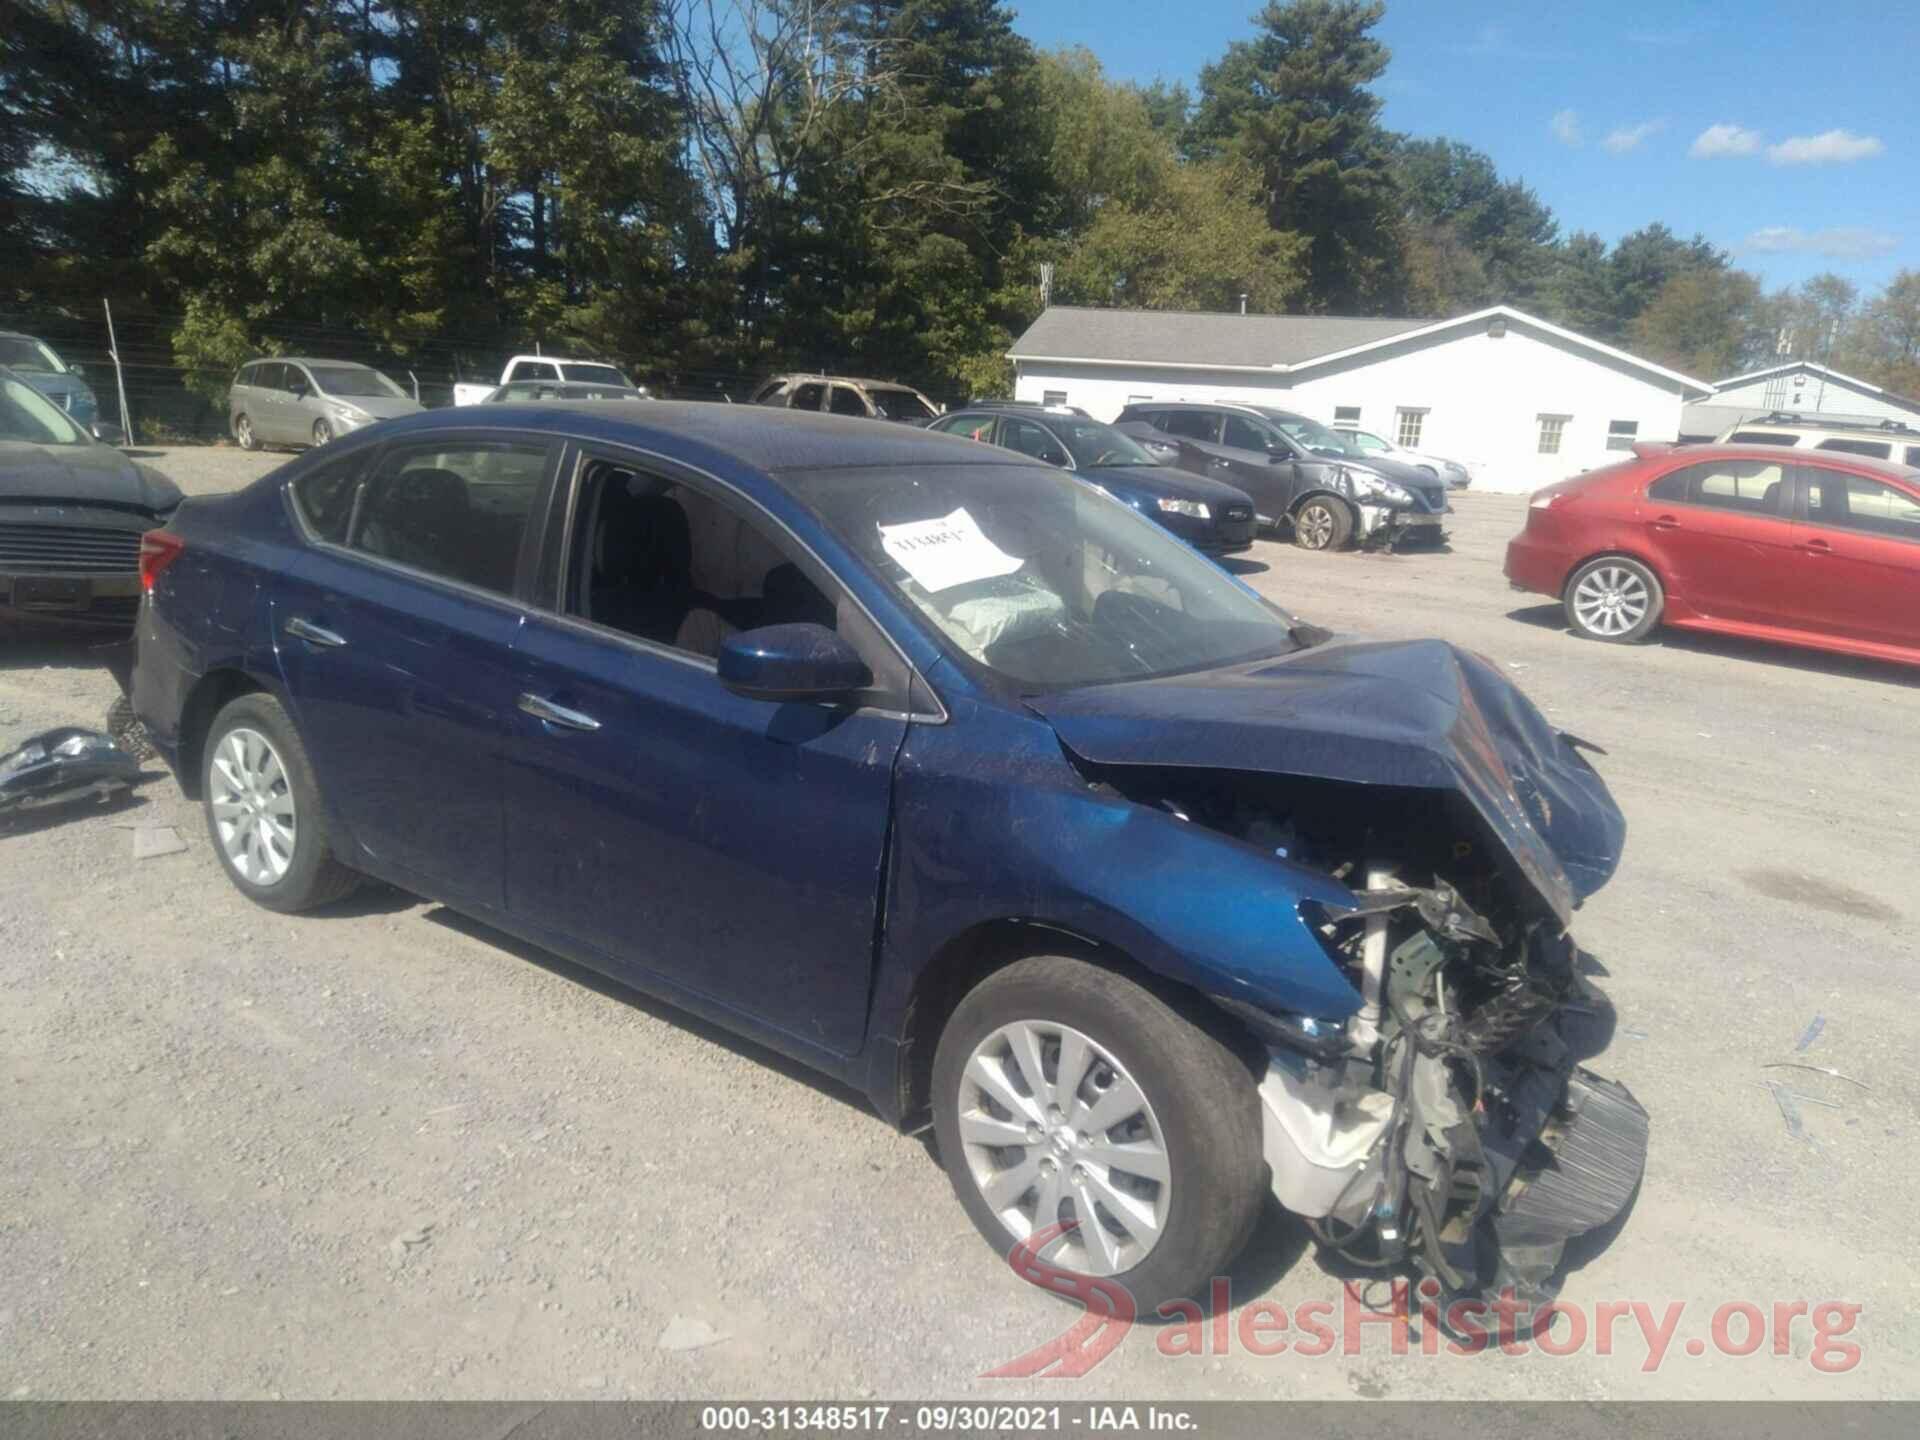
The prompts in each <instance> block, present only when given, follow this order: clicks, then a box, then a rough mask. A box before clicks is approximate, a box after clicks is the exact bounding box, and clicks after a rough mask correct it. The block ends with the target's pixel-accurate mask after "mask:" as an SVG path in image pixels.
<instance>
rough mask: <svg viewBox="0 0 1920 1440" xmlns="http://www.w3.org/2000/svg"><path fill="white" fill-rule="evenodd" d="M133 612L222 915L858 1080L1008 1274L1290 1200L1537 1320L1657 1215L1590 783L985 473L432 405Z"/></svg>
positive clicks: (1179, 1274) (1439, 684)
mask: <svg viewBox="0 0 1920 1440" xmlns="http://www.w3.org/2000/svg"><path fill="white" fill-rule="evenodd" d="M142 581H143V585H144V589H145V599H144V602H143V604H142V608H141V611H140V615H139V624H138V629H137V642H138V653H139V658H138V664H137V666H136V669H135V672H134V693H133V698H134V705H135V709H136V711H137V713H138V715H139V717H140V719H141V720H143V721H144V722H145V723H146V725H147V727H148V728H149V730H150V731H151V733H152V737H153V739H154V741H155V743H156V744H157V745H158V746H159V747H160V749H161V750H162V751H163V752H164V753H165V754H166V756H167V757H168V759H169V760H170V761H171V763H172V765H173V767H174V770H175V772H176V773H177V775H178V776H179V778H180V781H181V783H182V785H183V786H184V787H185V788H186V789H187V790H188V792H189V793H190V794H193V795H196V796H198V797H200V798H201V799H202V800H203V801H204V805H205V810H206V818H207V825H208V830H209V833H210V835H211V838H212V841H213V848H214V850H215V853H216V854H218V855H219V857H220V860H221V863H222V864H223V865H224V866H225V868H226V870H227V873H228V875H229V876H230V877H231V879H232V881H233V883H234V884H235V885H237V886H238V887H239V889H240V890H241V891H242V892H243V893H244V894H245V895H247V896H248V897H249V898H251V899H253V900H255V901H257V902H258V903H260V904H262V905H265V906H267V907H269V908H271V909H274V910H280V911H287V912H292V911H302V910H308V909H313V908H315V907H318V906H322V905H324V904H326V903H327V902H329V901H333V900H337V899H339V898H340V897H341V896H343V895H345V894H346V893H347V892H348V890H350V889H351V888H352V887H353V886H354V885H355V884H356V883H357V882H358V880H359V879H360V878H361V877H363V876H375V877H378V878H379V879H381V880H384V881H387V882H390V883H392V884H394V885H396V886H399V887H401V888H402V889H404V890H407V891H411V892H414V893H417V894H419V895H422V896H427V897H430V898H432V899H435V900H438V901H440V902H442V903H444V904H446V905H448V906H451V907H453V908H455V909H457V910H461V911H464V912H467V913H470V914H472V915H474V916H476V917H478V918H480V919H482V920H484V921H486V922H487V923H489V924H491V925H493V926H496V927H498V928H499V929H501V930H503V931H507V932H511V933H512V934H514V935H517V936H520V937H522V938H523V939H525V940H527V941H530V942H532V943H534V944H536V945H539V946H542V947H545V948H548V949H551V950H554V951H557V952H560V953H561V954H564V955H567V956H570V957H572V958H573V959H575V960H577V961H579V962H581V963H583V964H585V965H588V966H591V967H593V968H594V969H597V970H600V971H603V972H605V973H606V974H608V975H610V976H612V977H614V978H615V979H617V980H620V981H623V982H625V983H627V984H630V985H632V986H635V987H637V988H639V989H642V990H645V991H649V992H652V993H654V994H656V995H659V996H663V997H665V998H666V999H668V1000H670V1001H672V1002H674V1003H676V1004H678V1005H681V1006H683V1007H685V1008H686V1009H688V1010H690V1011H694V1012H697V1013H698V1014H700V1015H703V1016H706V1017H707V1018H709V1019H711V1020H714V1021H716V1022H718V1023H720V1024H722V1025H725V1026H728V1027H730V1028H732V1029H734V1030H737V1031H739V1032H741V1033H743V1034H745V1035H748V1036H751V1037H753V1038H754V1039H756V1040H759V1041H762V1042H764V1043H766V1044H768V1045H770V1046H772V1047H774V1048H775V1049H777V1050H780V1051H783V1052H785V1053H786V1054H788V1055H790V1056H793V1057H795V1058H797V1059H799V1060H801V1061H803V1062H805V1063H807V1064H809V1065H811V1066H815V1067H817V1068H818V1069H820V1070H822V1071H825V1072H827V1073H828V1074H831V1075H833V1076H836V1077H838V1078H840V1079H841V1080H844V1081H847V1082H850V1083H852V1084H854V1085H856V1086H858V1087H860V1088H861V1089H863V1090H864V1091H865V1092H866V1093H867V1094H868V1095H869V1096H870V1097H871V1098H872V1101H873V1104H874V1105H875V1107H876V1108H877V1109H878V1110H879V1111H880V1113H881V1114H882V1115H883V1116H885V1117H886V1118H887V1119H888V1120H890V1121H893V1122H895V1123H899V1124H902V1125H908V1126H919V1125H923V1124H926V1123H928V1122H929V1121H930V1123H931V1124H932V1127H933V1129H934V1131H935V1134H936V1136H937V1139H938V1148H939V1153H940V1156H941V1159H942V1161H943V1162H944V1164H945V1166H946V1168H947V1170H948V1172H949V1174H950V1176H951V1179H952V1181H953V1186H954V1189H955V1191H956V1192H957V1194H958V1196H959V1198H960V1202H961V1204H962V1205H963V1206H964V1207H965V1208H966V1210H967V1213H968V1214H969V1215H970V1216H971V1217H972V1219H973V1221H974V1223H975V1224H976V1225H977V1226H978V1227H979V1229H980V1231H981V1232H982V1233H983V1234H984V1235H985V1236H986V1237H987V1239H988V1240H989V1241H990V1242H991V1243H992V1244H993V1246H994V1247H995V1248H996V1249H997V1250H999V1251H1000V1252H1001V1253H1003V1254H1005V1253H1008V1252H1009V1251H1010V1250H1011V1249H1013V1248H1014V1247H1017V1246H1019V1245H1021V1244H1022V1242H1025V1243H1026V1244H1027V1245H1028V1246H1029V1248H1030V1250H1039V1249H1041V1248H1043V1247H1044V1254H1045V1259H1046V1261H1047V1262H1048V1263H1049V1264H1051V1265H1054V1266H1057V1267H1059V1268H1060V1269H1063V1270H1067V1271H1072V1272H1076V1273H1081V1274H1085V1275H1090V1276H1097V1277H1111V1278H1112V1279H1114V1280H1116V1281H1117V1282H1119V1283H1121V1284H1123V1285H1125V1286H1126V1287H1128V1289H1129V1290H1130V1291H1131V1292H1132V1294H1133V1296H1134V1298H1135V1300H1136V1302H1137V1303H1138V1304H1140V1305H1142V1306H1147V1307H1150V1306H1154V1305H1157V1304H1159V1303H1160V1302H1162V1301H1163V1300H1166V1299H1168V1298H1171V1297H1175V1296H1186V1295H1195V1294H1199V1293H1204V1287H1205V1286H1206V1284H1207V1281H1208V1279H1209V1278H1210V1277H1212V1276H1214V1275H1218V1274H1221V1273H1224V1271H1225V1268H1226V1267H1227V1265H1228V1264H1229V1262H1230V1261H1232V1260H1233V1258H1234V1256H1235V1254H1236V1253H1237V1252H1238V1251H1239V1249H1240V1248H1241V1247H1242V1246H1243V1245H1244V1244H1245V1242H1246V1240H1247V1237H1248V1235H1249V1233H1250V1232H1251V1231H1252V1229H1253V1226H1254V1223H1255V1220H1256V1218H1257V1216H1258V1215H1259V1213H1260V1210H1261V1206H1262V1204H1263V1200H1264V1197H1265V1196H1266V1195H1267V1194H1268V1193H1272V1194H1273V1195H1275V1196H1276V1197H1277V1198H1278V1200H1279V1202H1280V1203H1281V1204H1282V1205H1284V1206H1285V1207H1286V1208H1288V1209H1289V1210H1292V1211H1293V1212H1295V1213H1296V1214H1298V1215H1300V1216H1302V1217H1304V1218H1305V1219H1306V1221H1307V1222H1308V1223H1309V1224H1310V1225H1311V1226H1312V1228H1313V1232H1314V1234H1315V1235H1316V1236H1317V1237H1318V1238H1319V1240H1320V1241H1321V1243H1323V1244H1324V1245H1326V1246H1328V1247H1331V1248H1334V1249H1337V1250H1339V1251H1340V1252H1342V1253H1343V1254H1345V1255H1347V1256H1349V1257H1352V1258H1356V1259H1362V1260H1366V1261H1368V1262H1374V1263H1380V1264H1385V1265H1387V1266H1391V1267H1415V1268H1418V1269H1420V1270H1421V1271H1424V1272H1425V1273H1427V1274H1431V1275H1433V1276H1434V1277H1436V1278H1437V1279H1438V1281H1439V1282H1440V1284H1441V1286H1442V1287H1443V1289H1444V1291H1445V1293H1447V1294H1448V1295H1452V1296H1458V1297H1462V1298H1472V1297H1484V1296H1487V1295H1490V1294H1497V1293H1499V1292H1502V1291H1504V1290H1506V1289H1508V1288H1512V1289H1513V1290H1515V1291H1516V1292H1518V1293H1519V1294H1520V1295H1522V1296H1524V1297H1528V1298H1531V1299H1533V1300H1535V1301H1538V1300H1539V1299H1541V1298H1542V1297H1545V1296H1547V1295H1550V1294H1552V1293H1553V1292H1554V1290H1555V1288H1556V1286H1557V1284H1558V1281H1559V1278H1560V1277H1559V1272H1560V1271H1561V1269H1562V1266H1563V1249H1564V1246H1565V1244H1566V1242H1567V1241H1568V1240H1569V1239H1570V1238H1571V1237H1573V1236H1575V1235H1579V1234H1581V1233H1583V1232H1587V1231H1590V1230H1593V1229H1595V1228H1597V1227H1600V1226H1603V1225H1606V1224H1607V1222H1609V1221H1611V1220H1613V1219H1614V1218H1615V1217H1616V1216H1617V1215H1619V1214H1620V1213H1621V1212H1622V1210H1623V1209H1624V1208H1625V1207H1626V1206H1627V1204H1628V1203H1629V1201H1630V1200H1631V1198H1632V1196H1633V1193H1634V1191H1635V1190H1636V1188H1637V1186H1638V1184H1639V1179H1640V1173H1641V1168H1642V1164H1643V1161H1644V1157H1645V1151H1646V1131H1647V1119H1646V1114H1645V1112H1644V1111H1643V1110H1642V1109H1641V1108H1640V1107H1639V1106H1638V1105H1637V1104H1636V1103H1635V1102H1634V1100H1633V1097H1632V1096H1631V1095H1629V1094H1628V1093H1627V1091H1626V1090H1625V1089H1624V1088H1623V1087H1621V1086H1620V1085H1618V1084H1615V1083H1612V1082H1610V1081H1607V1080H1604V1079H1602V1078H1600V1077H1599V1076H1597V1075H1594V1074H1592V1073H1591V1072H1589V1071H1588V1070H1586V1069H1585V1068H1583V1066H1582V1064H1581V1062H1582V1061H1583V1060H1586V1059H1589V1058H1591V1057H1592V1056H1593V1055H1595V1054H1596V1053H1598V1051H1599V1050H1600V1049H1602V1048H1603V1047H1604V1046H1605V1044H1606V1042H1607V1039H1608V1037H1609V1034H1610V1019H1609V1017H1610V1015H1611V1011H1610V1009H1609V1008H1608V1007H1607V1005H1606V1003H1605V1001H1604V1000H1603V999H1602V998H1601V997H1600V995H1599V994H1598V992H1597V991H1596V990H1595V989H1594V988H1593V987H1592V985H1591V983H1590V982H1589V980H1588V979H1587V974H1586V971H1587V970H1588V969H1589V968H1590V965H1589V964H1587V963H1586V962H1583V957H1582V955H1581V953H1580V952H1579V950H1578V949H1577V948H1576V947H1575V945H1574V943H1573V941H1572V939H1571V938H1570V936H1569V934H1568V930H1567V925H1568V921H1569V917H1570V915H1571V913H1572V911H1573V909H1574V907H1575V906H1576V905H1578V904H1579V903H1580V901H1581V900H1582V899H1584V898H1585V897H1586V896H1587V895H1589V894H1591V893H1592V892H1593V891H1595V890H1596V889H1598V888H1599V887H1600V886H1601V885H1602V884H1604V883H1605V882H1606V880H1607V879H1608V877H1609V876H1610V875H1611V874H1612V872H1613V869H1614V867H1615V864H1616V863H1617V860H1618V857H1619V853H1620V847H1621V842H1622V839H1623V837H1624V831H1625V826H1624V823H1623V821H1622V819H1621V816H1620V812H1619V810H1618V809H1617V808H1616V807H1615V805H1614V803H1613V800H1612V799H1611V797H1610V796H1609V795H1608V793H1607V790H1606V787H1605V785H1604V784H1603V783H1602V782H1601V780H1600V777H1599V776H1598V775H1597V774H1596V773H1595V772H1594V770H1593V769H1592V767H1591V766H1590V765H1589V763H1588V762H1587V760H1586V758H1585V756H1584V755H1583V754H1582V753H1581V744H1580V742H1578V741H1576V740H1574V739H1573V738H1572V737H1570V736H1568V735H1566V734H1563V733H1561V732H1560V731H1558V730H1556V729H1555V728H1554V727H1553V726H1552V725H1551V724H1550V723H1548V721H1547V720H1546V719H1545V718H1544V717H1543V716H1542V715H1541V713H1540V712H1539V711H1538V710H1537V709H1535V707H1534V706H1533V705H1532V704H1530V703H1529V702H1528V701H1527V700H1526V699H1525V698H1524V697H1523V696H1522V695H1521V694H1520V693H1519V692H1518V691H1517V690H1516V689H1515V688H1514V687H1513V686H1512V685H1510V684H1509V683H1508V682H1507V681H1506V680H1505V679H1504V678H1503V677H1502V676H1501V675H1500V674H1499V673H1498V672H1497V671H1496V670H1495V669H1494V668H1493V666H1491V665H1490V664H1489V663H1488V662H1487V661H1485V660H1483V659H1480V658H1478V657H1477V656H1474V655H1470V654H1466V653H1463V652H1461V651H1459V650H1456V649H1454V648H1453V647H1451V646H1448V645H1446V644H1443V643H1440V642H1438V641H1418V642H1411V643H1361V642H1355V641H1345V640H1339V639H1336V638H1334V637H1332V636H1330V635H1328V634H1327V633H1326V632H1325V631H1323V630H1319V629H1316V628H1315V627H1313V626H1310V625H1307V624H1304V623H1302V622H1301V621H1300V620H1298V619H1296V618H1294V617H1293V616H1291V615H1289V614H1287V613H1285V612H1283V611H1281V610H1280V609H1278V608H1276V607H1275V606H1273V605H1271V604H1269V603H1268V602H1266V601H1265V600H1263V599H1261V598H1260V597H1259V596H1257V595H1255V594H1254V593H1253V592H1252V591H1251V590H1250V589H1248V588H1247V587H1245V586H1244V585H1242V584H1241V583H1240V582H1238V581H1237V580H1235V579H1234V578H1232V577H1231V576H1229V575H1227V574H1225V573H1224V572H1223V571H1222V570H1220V569H1219V568H1218V567H1217V566H1215V565H1214V564H1213V563H1211V562H1210V561H1208V560H1207V559H1205V558H1204V557H1203V556H1201V555H1200V554H1198V553H1197V552H1195V551H1193V550H1191V549H1189V548H1187V547H1186V546H1185V545H1183V544H1182V543H1181V542H1180V541H1179V540H1177V539H1175V538H1174V537H1172V536H1170V535H1169V534H1167V533H1166V532H1165V531H1163V530H1161V529H1160V528H1159V527H1157V526H1155V525H1153V524H1152V523H1150V522H1149V521H1147V520H1145V519H1143V518H1141V517H1140V516H1139V515H1137V514H1135V513H1134V512H1133V511H1131V510H1129V509H1128V508H1127V507H1126V506H1125V505H1122V504H1119V503H1117V502H1115V501H1114V500H1112V499H1111V498H1109V497H1107V496H1105V495H1103V494H1101V493H1100V492H1099V491H1098V490H1097V489H1095V488H1094V487H1092V486H1088V485H1084V484H1082V483H1080V482H1079V481H1077V480H1075V479H1073V478H1072V477H1071V476H1068V475H1063V474H1061V473H1060V472H1059V471H1057V470H1054V469H1052V468H1050V467H1048V466H1044V465H1039V464H1036V463H1035V462H1033V461H1031V460H1030V459H1027V458H1026V457H1024V456H1022V455H1020V454H1018V453H1016V452H1013V451H1008V450H999V449H994V448H990V447H987V446H983V445H975V444H971V443H969V442H967V441H965V440H959V439H954V438H951V437H948V436H942V435H937V434H929V433H927V432H925V431H920V430H912V429H905V428H895V427H889V426H880V427H875V426H873V425H870V424H867V423H863V422H861V421H857V420H846V419H842V418H839V417H835V416H830V415H807V414H800V413H795V412H791V411H769V410H765V409H752V408H746V407H725V406H711V405H709V406H701V405H675V404H658V405H651V406H647V407H644V408H643V409H642V408H636V409H635V410H634V411H633V412H632V413H625V412H623V413H621V414H619V415H613V414H611V413H609V408H608V407H606V406H592V405H588V406H579V407H575V406H567V405H546V406H538V407H524V406H514V405H501V406H486V407H482V408H481V409H480V410H461V411H439V412H433V413H429V414H425V415H419V416H414V417H409V418H407V419H403V420H397V421H393V422H390V423H384V424H381V425H376V426H373V427H370V428H369V429H368V430H366V431H365V432H362V433H358V434H355V435H354V436H352V437H349V438H347V439H344V440H342V441H340V442H338V443H336V444H333V445H329V446H326V447H325V448H324V449H321V450H317V451H315V452H313V453H311V454H309V455H307V456H306V457H304V458H302V459H300V460H297V461H295V462H293V463H291V464H289V465H287V466H285V467H284V468H282V469H280V470H277V471H275V472H274V473H273V474H271V475H269V476H267V477H265V478H264V479H262V480H260V481H259V482H258V483H256V484H254V485H253V486H251V487H250V488H248V489H246V490H243V491H241V492H239V493H237V494H233V495H228V496H221V497H217V498H204V499H202V498H196V499H191V500H188V501H187V502H186V503H184V504H183V505H181V506H180V508H179V510H178V511H177V512H176V513H175V515H174V516H173V518H172V520H171V522H170V523H169V524H168V525H167V526H166V528H164V529H161V530H157V531H153V532H151V533H149V534H148V535H147V536H146V537H145V541H144V545H143V552H142ZM457 1000H458V997H457V996H456V997H449V1003H457Z"/></svg>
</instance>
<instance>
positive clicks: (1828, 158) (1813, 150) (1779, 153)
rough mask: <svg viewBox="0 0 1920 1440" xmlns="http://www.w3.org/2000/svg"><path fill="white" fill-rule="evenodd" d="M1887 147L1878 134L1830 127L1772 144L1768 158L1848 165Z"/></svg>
mask: <svg viewBox="0 0 1920 1440" xmlns="http://www.w3.org/2000/svg"><path fill="white" fill-rule="evenodd" d="M1886 148H1887V147H1886V146H1885V145H1882V144H1881V143H1880V139H1879V137H1878V136H1875V135H1856V134H1854V133H1853V132H1852V131H1851V130H1828V131H1825V132H1823V133H1822V134H1819V135H1795V136H1793V137H1792V138H1791V139H1787V140H1782V141H1781V142H1780V143H1779V144H1778V145H1769V146H1768V147H1767V159H1768V161H1770V162H1771V163H1772V164H1775V165H1848V164H1851V163H1852V162H1853V161H1855V160H1865V159H1866V158H1867V157H1868V156H1870V155H1878V154H1880V153H1881V152H1882V151H1883V150H1885V149H1886Z"/></svg>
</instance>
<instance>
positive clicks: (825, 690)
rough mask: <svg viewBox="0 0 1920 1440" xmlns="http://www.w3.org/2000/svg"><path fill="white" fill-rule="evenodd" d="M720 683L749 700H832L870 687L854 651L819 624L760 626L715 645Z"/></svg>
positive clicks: (869, 674) (870, 674) (863, 665)
mask: <svg viewBox="0 0 1920 1440" xmlns="http://www.w3.org/2000/svg"><path fill="white" fill-rule="evenodd" d="M719 671H720V683H721V684H722V685H724V686H726V687H727V689H729V690H731V691H732V692H733V693H734V694H736V695H744V696H745V697H746V698H747V699H749V700H834V699H838V698H840V697H842V696H845V695H848V694H851V693H852V692H853V691H855V690H860V689H864V688H865V687H866V686H868V685H871V684H872V683H873V672H872V671H870V670H868V669H867V662H866V661H864V660H862V659H861V658H860V656H859V654H858V653H857V652H856V651H855V650H854V648H853V647H852V646H851V645H849V644H848V643H847V642H846V641H845V640H843V639H841V638H840V636H839V635H837V634H836V633H834V632H833V631H832V630H829V629H828V628H827V627H826V626H824V625H763V626H761V627H760V628H759V629H758V630H742V631H739V632H738V633H736V634H733V635H729V636H728V637H727V638H726V639H725V640H724V641H722V642H721V644H720V655H719Z"/></svg>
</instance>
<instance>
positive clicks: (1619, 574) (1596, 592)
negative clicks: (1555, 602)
mask: <svg viewBox="0 0 1920 1440" xmlns="http://www.w3.org/2000/svg"><path fill="white" fill-rule="evenodd" d="M1652 604H1653V595H1652V594H1651V592H1649V591H1648V589H1647V582H1646V581H1644V580H1642V579H1641V578H1640V577H1639V576H1638V575H1636V574H1634V572H1633V571H1631V570H1629V569H1627V568H1626V567H1625V566H1623V565H1602V566H1601V567H1600V568H1599V569H1597V570H1595V571H1593V572H1591V573H1590V574H1589V575H1587V577H1586V578H1585V579H1583V580H1582V581H1581V582H1580V584H1579V585H1578V586H1577V587H1576V588H1575V589H1574V592H1573V613H1574V614H1575V615H1576V616H1578V617H1579V620H1580V623H1581V625H1582V626H1584V627H1585V628H1586V629H1588V630H1590V631H1592V632H1593V633H1594V634H1595V635H1624V634H1626V633H1627V632H1628V631H1629V630H1631V629H1633V627H1634V626H1636V625H1638V624H1639V623H1640V622H1641V621H1642V620H1644V619H1646V618H1647V609H1648V607H1649V606H1651V605H1652Z"/></svg>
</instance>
